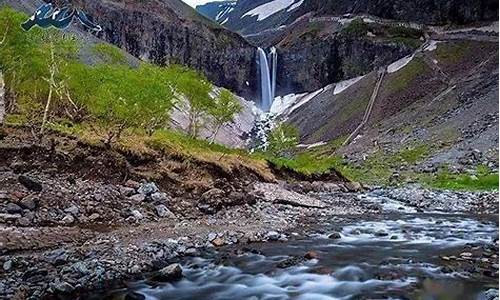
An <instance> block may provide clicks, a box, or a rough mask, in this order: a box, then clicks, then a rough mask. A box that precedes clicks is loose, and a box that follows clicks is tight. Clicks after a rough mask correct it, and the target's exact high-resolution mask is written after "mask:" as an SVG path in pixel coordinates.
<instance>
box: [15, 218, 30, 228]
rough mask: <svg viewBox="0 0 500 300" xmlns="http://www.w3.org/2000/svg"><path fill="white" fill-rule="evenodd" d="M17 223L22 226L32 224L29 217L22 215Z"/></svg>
mask: <svg viewBox="0 0 500 300" xmlns="http://www.w3.org/2000/svg"><path fill="white" fill-rule="evenodd" d="M17 224H18V225H19V226H22V227H28V226H31V220H30V219H29V218H27V217H22V218H19V219H18V220H17Z"/></svg>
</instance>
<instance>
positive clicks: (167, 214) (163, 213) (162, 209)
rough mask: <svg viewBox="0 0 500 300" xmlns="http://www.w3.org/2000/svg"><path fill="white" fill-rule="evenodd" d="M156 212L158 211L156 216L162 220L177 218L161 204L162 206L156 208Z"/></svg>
mask: <svg viewBox="0 0 500 300" xmlns="http://www.w3.org/2000/svg"><path fill="white" fill-rule="evenodd" d="M155 211H156V214H157V215H158V217H160V218H166V217H169V218H175V215H174V213H172V212H171V211H170V210H169V209H168V208H167V207H166V206H165V205H163V204H161V205H157V206H156V207H155Z"/></svg>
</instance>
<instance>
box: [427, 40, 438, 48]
mask: <svg viewBox="0 0 500 300" xmlns="http://www.w3.org/2000/svg"><path fill="white" fill-rule="evenodd" d="M439 43H440V42H439V41H434V40H432V41H430V42H429V45H427V46H426V47H425V48H424V51H434V50H436V49H437V44H439Z"/></svg>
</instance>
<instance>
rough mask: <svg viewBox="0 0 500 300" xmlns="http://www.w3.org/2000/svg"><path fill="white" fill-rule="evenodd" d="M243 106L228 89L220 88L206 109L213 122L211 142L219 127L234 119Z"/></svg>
mask: <svg viewBox="0 0 500 300" xmlns="http://www.w3.org/2000/svg"><path fill="white" fill-rule="evenodd" d="M242 109H243V107H242V106H241V104H240V102H239V101H238V99H236V97H235V96H234V95H233V94H232V93H231V92H230V91H228V90H226V89H222V90H221V91H220V92H219V94H218V95H217V97H215V99H214V101H213V104H212V105H211V106H210V107H209V109H208V114H209V115H210V116H211V117H212V119H213V123H214V125H215V126H214V127H215V129H214V133H213V138H212V142H213V141H215V138H216V137H217V133H218V132H219V130H220V128H221V127H222V126H224V124H227V123H229V122H232V121H233V120H234V117H235V115H236V114H238V113H239V112H241V110H242Z"/></svg>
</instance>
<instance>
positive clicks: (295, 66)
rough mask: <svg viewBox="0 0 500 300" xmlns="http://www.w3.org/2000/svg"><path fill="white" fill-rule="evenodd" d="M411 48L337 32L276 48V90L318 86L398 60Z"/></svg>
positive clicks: (290, 90)
mask: <svg viewBox="0 0 500 300" xmlns="http://www.w3.org/2000/svg"><path fill="white" fill-rule="evenodd" d="M413 51H414V49H411V48H408V47H405V46H403V45H401V44H397V43H382V42H377V41H372V40H368V39H357V38H349V37H343V36H340V35H339V36H337V37H335V38H332V39H329V40H317V41H316V40H314V41H311V42H307V43H302V44H300V45H296V46H293V47H291V48H279V52H278V53H279V64H278V66H279V67H278V93H279V94H282V95H283V94H288V93H298V92H305V91H308V92H311V91H315V90H318V89H320V88H322V87H324V86H326V85H328V84H331V83H333V82H338V81H341V80H344V79H349V78H353V77H356V76H360V75H363V74H366V73H369V72H371V71H372V70H374V69H376V68H378V67H380V66H384V65H386V64H388V63H391V62H393V61H396V60H398V59H399V58H402V57H404V56H406V55H408V54H410V53H412V52H413Z"/></svg>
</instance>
